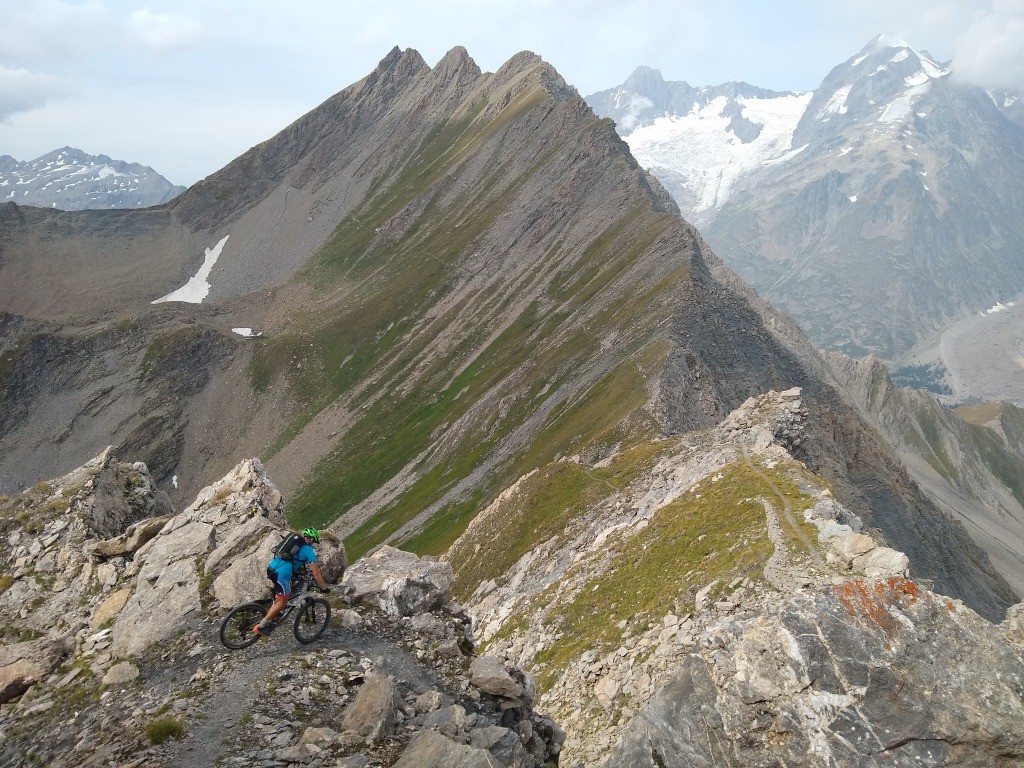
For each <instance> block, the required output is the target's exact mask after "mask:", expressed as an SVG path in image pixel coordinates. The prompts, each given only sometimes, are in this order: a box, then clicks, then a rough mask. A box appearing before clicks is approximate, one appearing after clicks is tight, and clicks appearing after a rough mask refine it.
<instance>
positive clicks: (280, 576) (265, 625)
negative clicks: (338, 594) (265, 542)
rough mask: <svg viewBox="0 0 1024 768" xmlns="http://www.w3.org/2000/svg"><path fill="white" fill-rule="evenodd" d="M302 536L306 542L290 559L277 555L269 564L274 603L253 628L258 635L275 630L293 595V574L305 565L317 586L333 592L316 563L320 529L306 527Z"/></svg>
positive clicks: (269, 577)
mask: <svg viewBox="0 0 1024 768" xmlns="http://www.w3.org/2000/svg"><path fill="white" fill-rule="evenodd" d="M302 538H304V539H305V540H306V543H305V544H303V545H302V548H301V549H299V551H298V552H296V553H295V554H294V555H293V556H292V558H291V559H290V560H286V559H284V558H282V557H278V556H275V557H274V559H273V560H271V561H270V565H268V566H267V578H268V579H270V580H271V581H272V582H273V583H274V604H273V605H271V606H270V610H269V611H267V615H266V616H264V617H263V621H261V622H260V623H259V624H257V625H256V626H255V627H253V628H252V631H253V632H255V633H256V634H257V635H262V636H263V637H267V636H268V635H270V633H271V632H272V631H273V630H274V624H273V621H274V619H275V618H276V617H277V615H278V614H279V613H280V612H281V610H282V609H283V608H284V606H285V604H286V603H287V602H288V601H289V600H290V599H291V596H292V574H293V573H294V572H295V571H296V570H298V569H299V568H301V567H302V566H304V565H307V564H308V565H309V570H310V571H311V572H312V573H313V578H314V579H315V580H316V583H317V586H319V587H320V589H322V590H323V591H324V593H326V594H330V593H331V588H330V587H328V586H327V583H326V582H325V581H324V577H323V575H321V573H320V566H319V565H317V563H316V550H315V549H313V544H319V543H320V531H318V530H317V529H316V528H304V529H303V530H302Z"/></svg>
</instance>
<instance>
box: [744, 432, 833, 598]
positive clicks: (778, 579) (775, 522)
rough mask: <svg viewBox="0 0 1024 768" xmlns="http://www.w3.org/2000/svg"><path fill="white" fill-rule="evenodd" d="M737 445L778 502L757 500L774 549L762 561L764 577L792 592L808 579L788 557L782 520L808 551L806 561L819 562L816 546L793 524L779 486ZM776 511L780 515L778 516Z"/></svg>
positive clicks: (806, 574)
mask: <svg viewBox="0 0 1024 768" xmlns="http://www.w3.org/2000/svg"><path fill="white" fill-rule="evenodd" d="M740 448H741V450H742V451H743V460H744V461H745V462H746V464H747V466H748V467H749V468H750V470H751V471H752V472H753V473H754V474H756V475H757V476H758V477H760V478H761V479H762V480H763V481H764V483H765V484H766V485H767V486H768V487H769V488H771V490H772V493H773V494H774V495H775V498H776V499H778V500H779V501H780V502H781V508H780V509H779V510H777V509H776V508H775V506H774V505H772V504H771V502H769V501H768V500H767V499H761V503H762V504H763V505H764V511H765V515H766V516H767V518H768V538H769V539H770V540H771V542H772V544H774V545H775V552H774V553H773V554H772V556H771V557H770V558H768V562H767V563H766V564H765V568H764V575H765V578H766V579H768V581H769V583H771V584H772V586H774V587H775V588H776V589H778V590H779V591H781V592H786V593H791V592H794V591H796V589H798V588H800V587H802V586H804V585H805V583H806V582H808V581H810V580H811V579H810V574H809V573H808V572H807V569H806V566H803V567H800V566H798V565H797V563H796V561H795V558H793V557H791V554H790V551H789V546H788V545H787V544H786V536H785V533H784V532H783V530H782V521H783V520H784V521H785V524H786V527H787V528H788V529H789V531H791V532H792V533H793V534H794V535H795V536H796V537H797V539H798V540H799V541H800V543H801V544H803V546H804V547H805V548H806V550H807V553H808V554H807V557H808V559H809V561H810V562H809V563H807V564H806V565H814V566H821V565H822V562H821V558H820V556H819V555H818V550H817V547H816V546H815V544H814V542H812V541H811V540H810V538H808V536H807V534H806V533H805V532H804V530H803V529H802V528H801V527H800V526H799V525H798V524H797V522H796V518H795V516H794V515H793V505H792V504H790V502H789V499H787V498H786V496H785V495H784V494H783V493H782V491H780V490H779V487H778V486H777V485H775V483H774V482H773V481H772V479H771V478H770V477H768V475H766V474H765V473H764V472H762V471H761V470H760V469H759V468H758V467H757V465H756V464H754V462H753V460H752V459H751V458H750V454H749V452H748V451H747V447H746V446H745V445H741V446H740ZM780 515H781V518H782V519H780Z"/></svg>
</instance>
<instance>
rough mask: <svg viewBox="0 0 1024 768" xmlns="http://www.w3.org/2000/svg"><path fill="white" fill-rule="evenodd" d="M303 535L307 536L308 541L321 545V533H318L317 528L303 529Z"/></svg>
mask: <svg viewBox="0 0 1024 768" xmlns="http://www.w3.org/2000/svg"><path fill="white" fill-rule="evenodd" d="M302 535H303V536H305V537H306V538H307V539H312V540H313V541H315V542H316V543H317V544H319V543H320V531H318V530H317V529H316V528H303V529H302Z"/></svg>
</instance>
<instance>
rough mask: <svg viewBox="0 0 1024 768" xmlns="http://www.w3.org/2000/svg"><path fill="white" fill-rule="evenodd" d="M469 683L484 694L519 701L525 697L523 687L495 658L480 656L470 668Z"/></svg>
mask: <svg viewBox="0 0 1024 768" xmlns="http://www.w3.org/2000/svg"><path fill="white" fill-rule="evenodd" d="M469 681H470V682H471V683H472V684H473V685H475V686H476V687H477V688H479V689H480V690H481V691H483V692H484V693H489V694H491V695H493V696H503V697H504V698H507V699H518V698H519V697H520V696H522V695H523V686H522V685H521V684H520V683H518V682H517V681H516V680H515V678H513V677H512V675H511V673H510V672H509V671H508V670H507V669H505V665H504V664H502V663H501V662H500V661H498V660H497V659H496V658H494V657H493V656H479V657H477V658H475V659H473V663H472V664H470V666H469Z"/></svg>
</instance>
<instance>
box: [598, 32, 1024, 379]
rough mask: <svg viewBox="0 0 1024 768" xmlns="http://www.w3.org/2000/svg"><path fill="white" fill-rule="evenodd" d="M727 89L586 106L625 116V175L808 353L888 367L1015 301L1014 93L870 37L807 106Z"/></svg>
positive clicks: (1021, 151) (611, 98)
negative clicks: (693, 234) (643, 176)
mask: <svg viewBox="0 0 1024 768" xmlns="http://www.w3.org/2000/svg"><path fill="white" fill-rule="evenodd" d="M640 75H642V76H640ZM730 86H732V87H733V88H734V90H735V95H717V96H716V97H712V98H708V99H706V100H704V101H701V100H699V99H691V100H690V101H688V102H687V101H685V100H679V99H677V100H676V101H675V102H670V101H667V100H665V99H664V98H663V95H664V94H666V93H672V94H676V93H683V92H685V93H691V92H698V93H704V92H707V93H709V94H710V93H712V92H714V91H715V89H714V88H706V89H692V88H691V87H690V86H688V85H686V84H685V83H682V84H673V83H665V82H664V81H662V80H661V77H660V75H659V74H658V73H657V72H656V71H654V70H646V69H641V70H638V71H637V73H634V76H633V77H631V78H630V80H627V81H626V83H625V84H623V86H621V87H620V88H617V89H613V90H611V91H604V92H602V93H599V94H595V95H594V96H591V97H588V102H589V103H590V104H591V106H592V107H593V108H594V109H595V111H596V112H598V114H601V115H605V116H610V117H613V118H615V119H616V120H619V121H622V120H623V118H627V119H626V120H625V121H624V124H623V125H621V126H620V127H619V132H620V134H621V135H622V136H623V138H624V139H625V140H626V141H627V142H628V143H629V145H630V148H631V150H632V151H633V153H634V155H635V156H636V157H637V159H638V160H639V162H640V163H641V165H643V166H644V167H646V168H649V169H650V170H651V171H652V172H653V173H654V174H655V175H657V176H658V177H659V178H660V179H661V180H662V182H663V183H664V184H665V185H666V187H667V188H668V189H669V191H670V192H671V193H672V194H673V196H674V197H675V198H676V201H677V202H678V203H679V205H680V207H681V209H682V210H683V214H684V215H685V216H686V217H687V218H689V219H691V220H692V221H694V222H695V223H696V224H698V226H700V228H701V231H702V234H703V235H704V236H705V238H706V239H707V240H708V242H709V243H710V244H711V246H712V247H713V248H714V250H715V252H716V253H718V254H719V255H720V256H722V258H723V259H725V261H726V262H727V263H728V264H729V265H730V266H731V267H733V268H734V269H735V270H736V271H737V272H739V273H740V275H741V276H743V277H744V278H745V279H746V280H747V281H748V282H750V283H751V284H752V285H753V286H754V287H755V288H756V289H757V290H758V291H759V292H760V293H761V294H762V295H764V296H765V297H766V298H767V299H769V300H770V301H771V302H773V303H774V304H776V305H777V306H780V307H781V308H783V309H785V310H786V311H787V312H788V313H789V314H791V315H792V316H793V317H795V318H796V319H797V320H798V321H799V322H800V323H801V325H802V326H803V327H804V330H805V331H807V332H808V334H809V335H810V336H811V337H812V339H814V340H815V342H816V343H817V344H818V345H819V346H822V347H826V348H835V349H841V350H843V351H847V352H849V353H852V354H855V355H860V354H864V353H866V352H876V353H878V354H879V355H880V356H881V357H883V358H885V359H890V360H892V359H896V358H898V357H899V356H900V355H902V354H904V353H906V352H907V351H908V350H909V349H911V348H912V347H913V346H914V345H915V344H917V343H919V342H921V341H922V340H925V339H928V338H930V337H932V336H933V335H934V334H936V333H939V332H941V331H942V330H943V329H944V328H945V327H947V326H948V325H949V324H951V323H952V322H954V321H955V320H957V319H958V318H960V317H963V316H965V315H967V314H972V313H975V314H976V313H977V311H978V310H982V309H984V308H987V307H991V306H993V304H995V302H997V301H1000V300H1004V301H1005V300H1007V299H1012V298H1013V297H1014V296H1016V294H1018V293H1020V292H1021V291H1024V247H1022V244H1024V128H1022V125H1024V119H1022V117H1024V106H1022V105H1021V103H1020V100H1019V99H1018V98H1017V97H1016V96H1015V95H1014V94H1008V93H1002V92H995V91H985V90H983V89H980V88H976V87H972V86H968V85H965V84H963V83H960V82H958V81H957V79H956V75H955V73H953V72H952V71H951V68H950V66H949V65H947V64H943V63H941V62H938V61H936V60H935V59H934V58H932V57H931V56H929V55H928V54H927V53H926V52H923V51H920V50H918V49H915V48H914V47H912V46H911V45H909V44H908V43H906V42H905V41H903V40H900V39H898V38H894V37H891V36H885V35H880V36H879V37H877V38H875V39H874V40H872V41H871V42H870V43H868V45H867V46H865V47H864V49H863V50H861V51H860V52H859V53H857V54H856V55H854V56H852V57H850V59H848V60H847V61H845V62H843V63H842V64H840V65H839V66H837V67H835V68H834V69H833V70H832V71H831V72H830V73H829V74H828V76H827V77H826V78H825V79H824V80H823V81H822V83H821V85H820V86H819V87H818V88H817V89H816V90H815V91H814V92H813V93H804V94H799V93H774V94H773V93H765V92H761V93H759V94H755V95H750V94H749V93H746V92H743V91H741V90H739V89H737V88H735V85H734V84H730ZM744 87H745V88H746V87H749V86H744ZM752 90H753V89H752ZM659 100H660V101H659ZM648 102H650V105H648ZM612 105H618V106H617V107H613V106H612ZM638 105H639V106H640V107H643V108H637V107H638ZM630 110H632V111H630Z"/></svg>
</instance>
